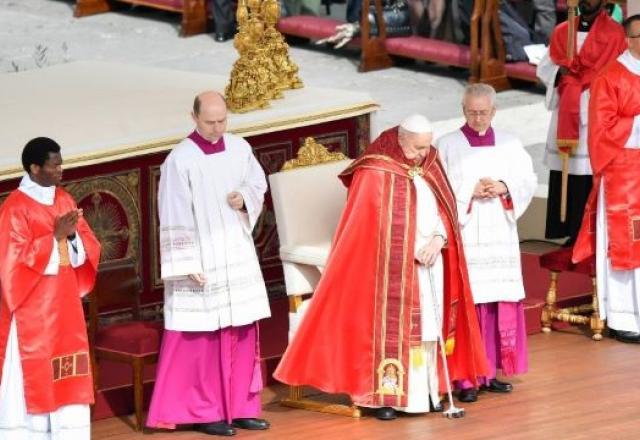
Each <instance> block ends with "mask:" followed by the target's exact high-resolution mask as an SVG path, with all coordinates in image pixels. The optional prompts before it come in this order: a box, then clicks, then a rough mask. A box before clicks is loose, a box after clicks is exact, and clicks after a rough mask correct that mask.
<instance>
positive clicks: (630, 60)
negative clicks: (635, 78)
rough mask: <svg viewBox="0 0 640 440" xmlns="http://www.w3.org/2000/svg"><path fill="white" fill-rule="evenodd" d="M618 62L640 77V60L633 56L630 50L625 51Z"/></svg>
mask: <svg viewBox="0 0 640 440" xmlns="http://www.w3.org/2000/svg"><path fill="white" fill-rule="evenodd" d="M618 61H619V62H620V64H622V65H623V66H624V67H626V68H627V70H629V72H631V73H634V74H636V75H640V60H639V59H637V58H636V57H634V56H633V55H631V52H629V49H627V50H625V51H624V52H623V53H622V55H620V56H619V57H618Z"/></svg>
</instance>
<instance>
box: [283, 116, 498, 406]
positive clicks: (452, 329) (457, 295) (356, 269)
mask: <svg viewBox="0 0 640 440" xmlns="http://www.w3.org/2000/svg"><path fill="white" fill-rule="evenodd" d="M396 158H398V159H399V160H395V159H396ZM412 168H413V167H411V166H409V165H408V164H407V161H406V160H405V159H404V156H403V155H402V151H401V150H400V147H399V145H398V144H397V128H395V129H391V130H389V131H387V132H385V133H383V134H382V135H381V136H380V138H378V140H376V142H374V143H373V144H372V145H371V146H370V147H369V149H368V150H367V151H366V152H365V154H364V155H363V156H362V157H361V158H360V159H358V160H356V161H355V162H354V163H353V164H352V165H351V166H350V167H349V168H348V169H347V170H345V171H344V172H343V173H342V174H341V176H340V177H341V179H342V180H343V182H344V183H345V185H347V186H348V187H349V195H348V199H347V204H346V207H345V210H344V212H343V215H342V218H341V220H340V223H339V224H338V228H337V231H336V234H335V237H334V243H333V248H332V251H331V255H330V257H329V261H328V262H327V266H326V268H325V271H324V273H323V275H322V278H321V280H320V283H319V284H318V286H317V288H316V291H315V293H314V297H313V300H312V302H311V304H310V306H309V309H308V310H307V314H306V316H305V318H304V320H303V321H302V323H301V325H300V327H299V329H298V331H297V333H296V335H295V337H294V338H293V340H292V341H291V343H290V345H289V347H288V348H287V351H286V352H285V354H284V356H283V358H282V362H281V363H280V365H279V366H278V369H277V370H276V372H275V374H274V376H275V377H276V378H277V379H278V380H280V381H282V382H285V383H288V384H292V385H311V386H314V387H316V388H319V389H321V390H324V391H326V392H330V393H347V394H349V395H351V396H352V398H353V399H354V400H355V401H357V402H358V403H361V404H362V403H364V404H370V405H378V406H387V405H392V406H406V404H407V400H406V399H407V395H408V394H407V393H408V387H409V386H410V385H409V383H408V372H409V368H410V366H409V351H410V349H411V347H414V346H417V345H419V344H420V343H421V331H420V304H419V288H418V283H417V276H416V268H417V263H416V262H415V259H414V242H415V209H416V194H415V187H414V185H413V183H412V181H411V178H412V177H411V176H410V170H411V169H412ZM420 170H421V171H420V172H422V173H423V174H424V177H425V179H426V181H427V183H428V184H429V186H430V187H431V189H432V190H433V192H434V195H435V197H436V200H437V201H438V205H439V210H440V213H441V216H442V217H443V222H444V224H445V226H446V228H447V234H448V237H449V245H448V249H447V250H445V251H444V252H443V257H444V269H445V301H444V304H445V306H444V309H445V310H444V323H443V326H444V335H445V337H447V336H448V338H449V339H450V340H451V341H455V346H454V347H453V348H454V350H453V353H452V354H451V356H449V358H448V364H449V367H450V373H451V380H452V381H453V380H464V379H468V380H472V381H475V380H476V378H477V377H478V376H484V375H486V374H487V369H488V368H487V364H486V357H485V354H484V350H483V346H482V342H481V339H480V333H479V327H478V323H477V317H476V314H475V309H474V305H473V299H472V297H471V293H470V290H469V284H468V278H467V274H466V265H465V263H464V255H463V253H462V242H461V240H460V234H459V231H458V228H457V219H456V211H455V206H456V205H455V200H454V198H453V195H452V191H451V189H450V187H449V184H448V182H447V180H446V177H445V174H444V171H443V169H442V166H441V164H440V161H439V160H438V158H437V153H436V150H435V149H432V150H431V151H430V154H429V156H428V157H427V158H426V159H425V162H424V164H423V165H422V166H421V168H420ZM415 171H416V170H414V171H413V172H415ZM391 370H394V371H393V373H395V376H396V377H397V384H398V391H397V392H396V393H388V392H385V387H383V386H382V385H383V380H384V378H385V376H387V378H388V377H389V376H391V375H390V374H386V373H389V372H390V371H391ZM441 386H442V387H443V389H444V387H445V383H444V381H441Z"/></svg>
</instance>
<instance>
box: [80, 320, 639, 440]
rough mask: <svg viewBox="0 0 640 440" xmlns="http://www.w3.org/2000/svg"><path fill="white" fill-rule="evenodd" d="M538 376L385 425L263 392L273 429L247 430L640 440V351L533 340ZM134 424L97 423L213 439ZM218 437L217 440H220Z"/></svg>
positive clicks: (114, 429) (287, 435)
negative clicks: (458, 406)
mask: <svg viewBox="0 0 640 440" xmlns="http://www.w3.org/2000/svg"><path fill="white" fill-rule="evenodd" d="M529 353H530V359H529V364H530V372H529V373H528V374H527V375H525V376H522V377H521V378H519V379H518V380H514V381H513V383H514V385H515V391H514V392H513V393H512V394H510V395H499V394H489V393H482V394H480V400H479V401H478V402H476V403H473V404H466V405H464V408H465V409H466V411H467V415H466V417H465V418H463V419H457V420H448V419H445V418H443V417H442V415H440V414H428V415H414V416H404V417H400V418H399V419H398V420H395V421H392V422H380V421H378V420H376V419H375V418H373V417H370V416H369V417H364V418H362V419H360V420H356V419H350V418H347V417H339V416H332V415H326V414H319V413H312V412H307V411H303V410H293V409H287V408H283V407H280V406H279V405H278V404H277V403H275V402H276V401H277V399H278V398H279V396H282V395H284V388H283V387H280V386H278V387H271V388H269V389H268V390H266V391H265V392H264V393H263V401H264V413H263V416H264V417H265V418H267V419H268V420H269V421H270V422H271V424H272V427H271V429H270V430H269V431H265V432H248V431H240V432H238V435H237V436H236V437H235V438H246V439H278V440H282V439H285V440H289V439H292V440H293V439H304V440H307V439H309V440H314V439H332V440H346V439H358V440H360V439H367V440H378V439H380V440H383V439H385V440H386V439H388V440H411V439H420V440H422V439H429V438H433V439H439V440H441V439H454V438H455V439H456V440H471V439H509V440H524V439H545V438H549V439H551V438H554V439H562V440H569V439H637V438H638V436H639V435H640V418H638V408H640V394H639V391H638V390H640V374H638V371H637V368H638V365H640V347H639V346H637V345H628V344H622V343H619V342H616V341H614V340H612V339H609V338H605V340H603V341H601V342H597V343H596V342H593V341H591V339H590V338H588V337H587V336H584V335H582V334H580V333H579V332H578V331H577V329H575V328H571V329H570V330H567V331H561V332H554V333H552V334H550V335H545V334H538V335H534V336H531V337H530V338H529ZM130 423H131V422H130V420H129V419H127V418H124V419H115V418H114V419H107V420H101V421H98V422H95V423H94V424H93V436H92V438H93V439H94V440H101V439H109V440H116V439H117V440H130V439H153V440H162V439H180V440H190V439H206V438H212V437H209V436H206V435H203V434H198V433H195V432H193V431H188V430H181V431H179V432H175V433H172V432H168V431H165V432H161V431H151V432H148V433H147V434H141V433H135V432H133V431H132V429H131V428H130V426H129V425H130ZM213 438H215V437H213Z"/></svg>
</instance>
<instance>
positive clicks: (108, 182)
mask: <svg viewBox="0 0 640 440" xmlns="http://www.w3.org/2000/svg"><path fill="white" fill-rule="evenodd" d="M139 182H140V176H139V172H138V171H137V170H135V171H124V172H122V173H118V174H113V175H107V176H99V177H95V178H91V179H86V180H80V181H75V182H69V183H67V184H65V189H66V190H67V191H69V193H70V194H71V195H72V196H73V198H74V199H75V200H76V201H77V202H78V203H80V202H81V201H82V200H85V199H87V200H88V201H89V206H85V209H84V214H83V215H84V217H85V219H86V220H87V222H88V223H89V225H90V226H91V229H93V232H94V233H95V235H96V237H97V238H98V240H99V241H100V245H101V247H102V249H101V253H100V261H110V260H113V259H120V258H132V259H133V260H134V261H136V262H137V261H139V252H140V242H139V240H140V210H139V207H138V204H139V197H140V195H139V192H140V185H139ZM105 196H106V197H107V198H112V199H113V201H115V203H117V205H118V206H119V207H118V208H116V207H115V206H113V205H112V204H110V203H105V200H104V197H105ZM120 209H121V210H122V212H123V213H124V215H125V217H126V219H125V218H121V217H120V214H119V212H118V211H119V210H120ZM122 243H125V252H124V255H121V254H120V253H121V252H122V249H121V248H120V246H121V244H122Z"/></svg>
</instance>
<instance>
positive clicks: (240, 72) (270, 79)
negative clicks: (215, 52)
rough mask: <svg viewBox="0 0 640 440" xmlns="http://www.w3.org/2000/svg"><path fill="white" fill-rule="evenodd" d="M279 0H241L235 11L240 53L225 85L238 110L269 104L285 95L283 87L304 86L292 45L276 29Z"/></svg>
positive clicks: (231, 104) (229, 103)
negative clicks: (290, 55)
mask: <svg viewBox="0 0 640 440" xmlns="http://www.w3.org/2000/svg"><path fill="white" fill-rule="evenodd" d="M278 18H280V4H279V3H278V1H277V0H240V1H239V3H238V9H237V11H236V21H237V22H238V29H239V30H238V33H237V34H236V36H235V37H234V42H233V43H234V47H235V48H236V50H237V51H238V54H239V55H240V57H239V58H238V60H237V61H236V62H235V63H234V65H233V69H232V70H231V79H230V81H229V84H228V85H227V87H226V88H225V98H226V100H227V107H228V108H229V110H231V111H232V112H235V113H245V112H248V111H251V110H256V109H261V108H266V107H268V106H269V101H270V100H272V99H279V98H282V97H283V94H282V92H283V90H287V89H295V88H300V87H302V81H300V79H299V78H298V66H297V65H296V64H295V63H293V61H291V59H290V58H289V46H288V45H287V43H286V42H285V40H284V37H283V36H282V34H280V32H278V30H277V29H276V27H275V26H276V23H277V22H278Z"/></svg>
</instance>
